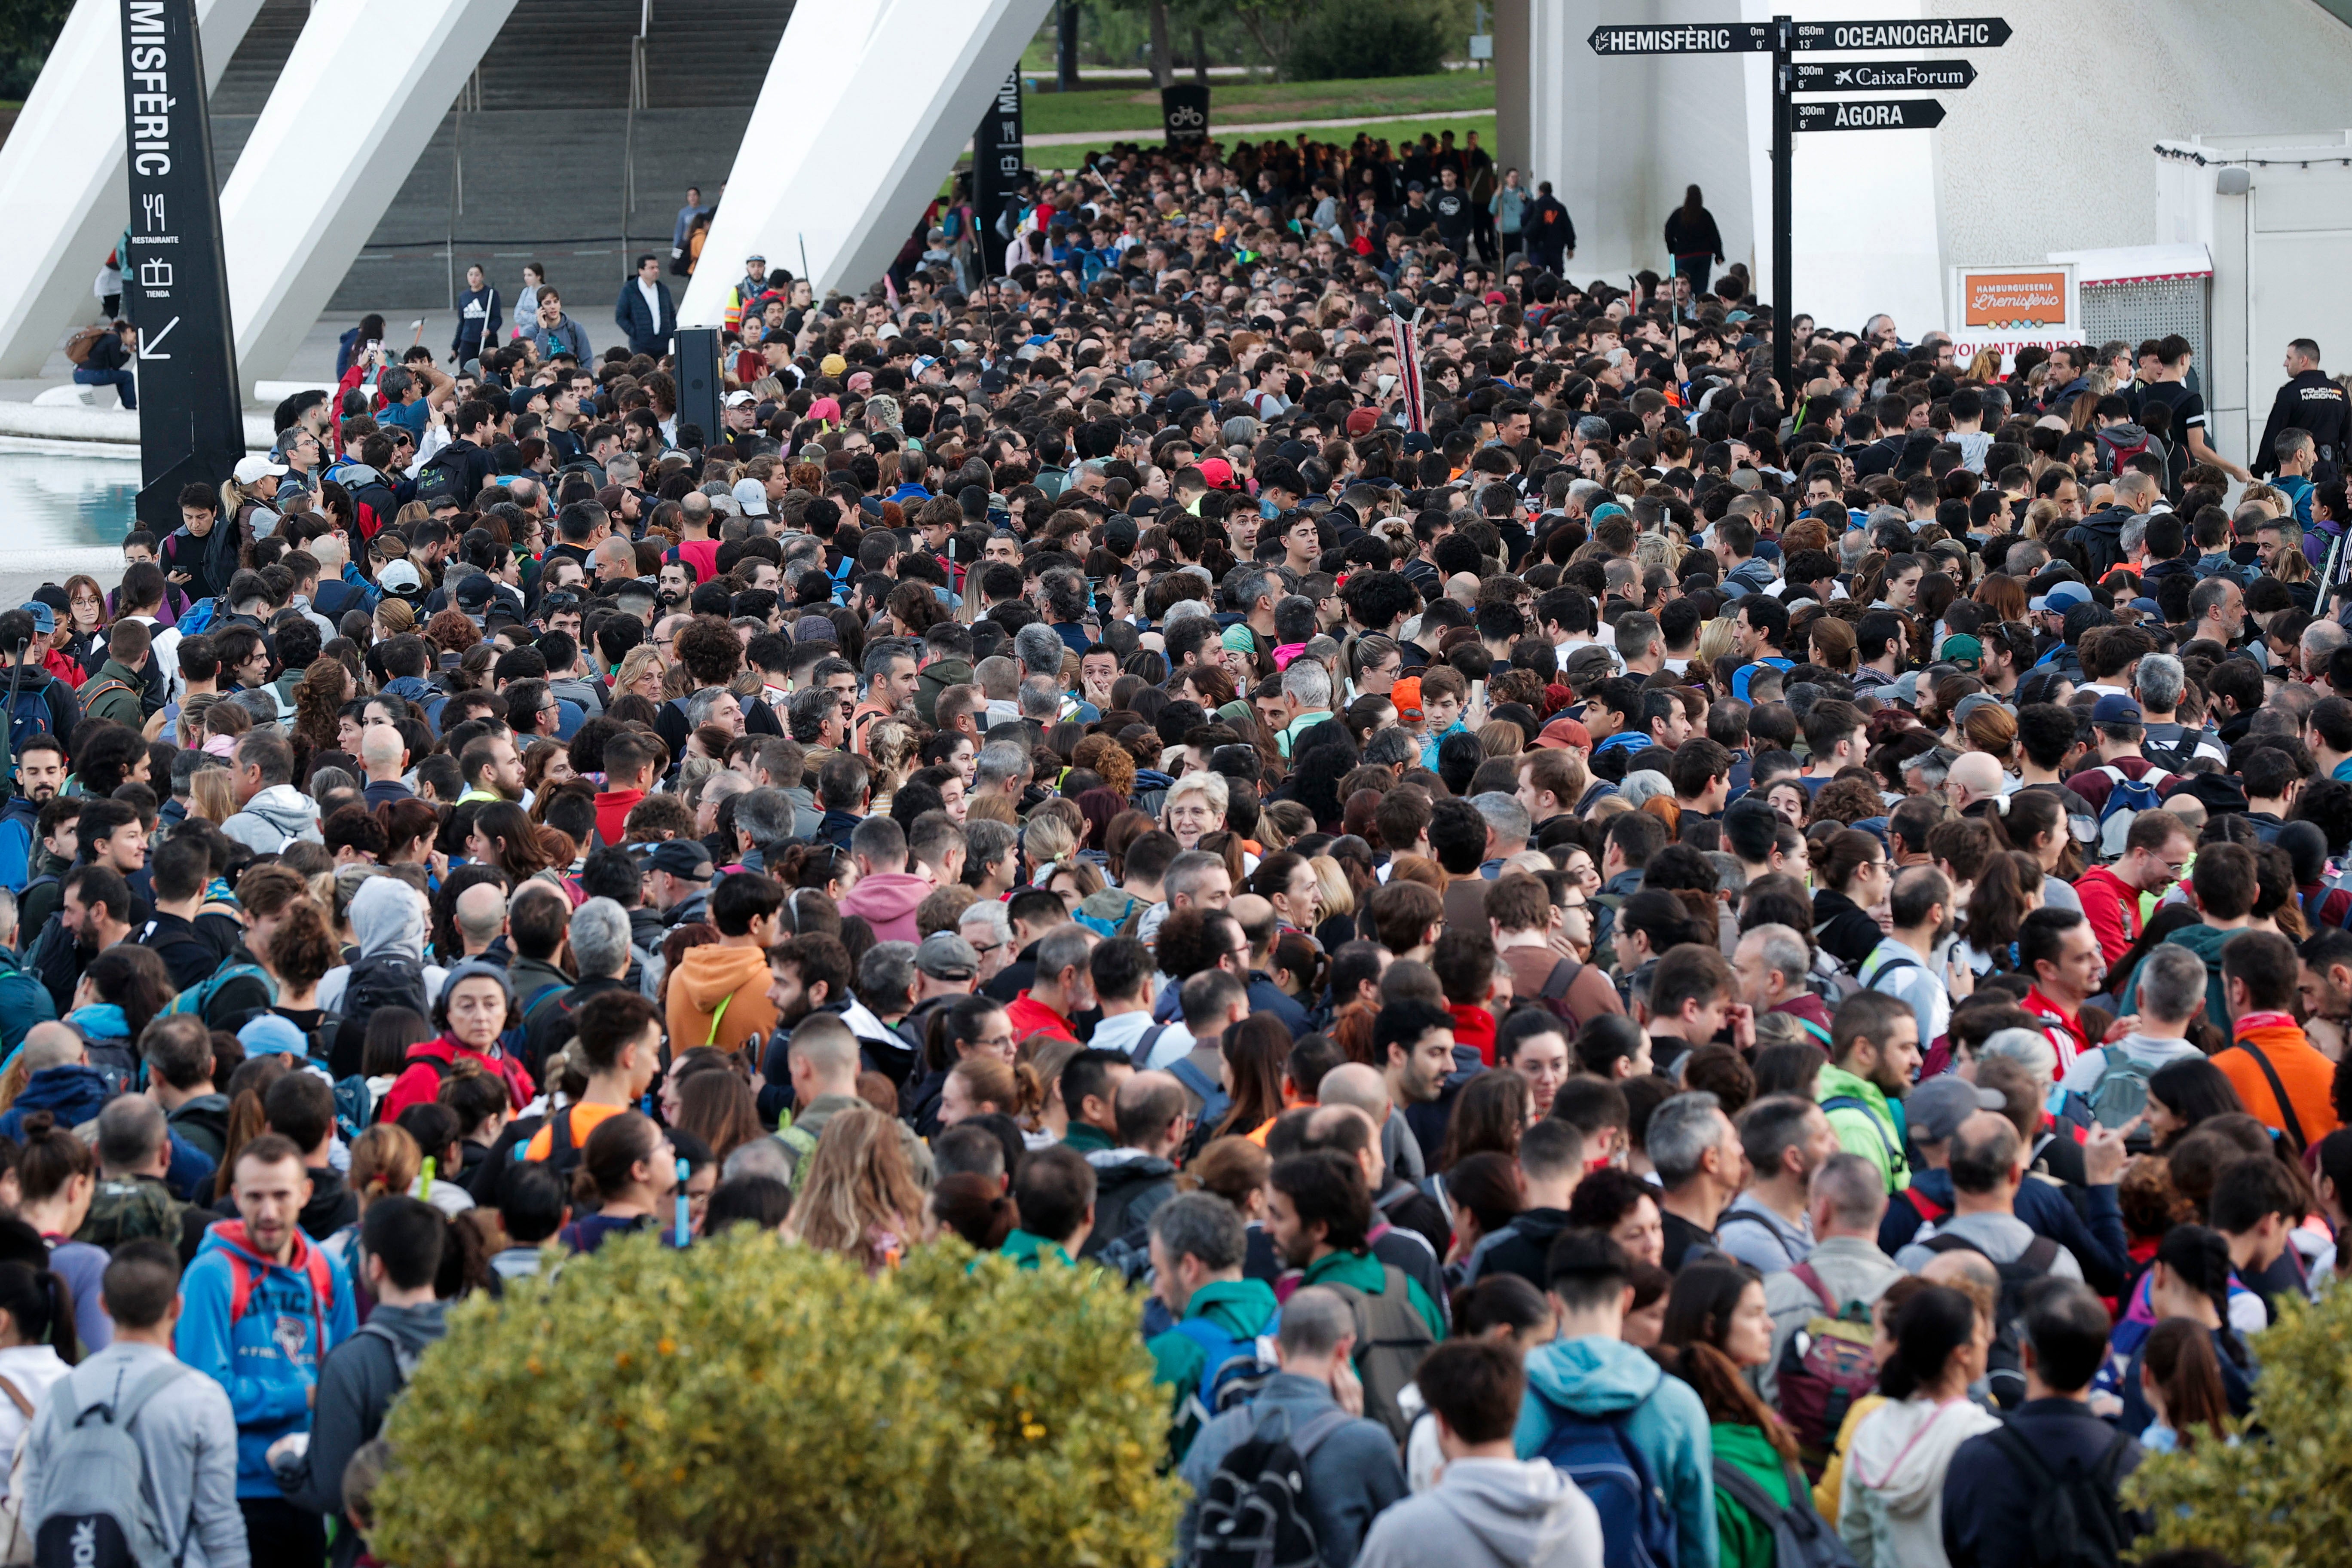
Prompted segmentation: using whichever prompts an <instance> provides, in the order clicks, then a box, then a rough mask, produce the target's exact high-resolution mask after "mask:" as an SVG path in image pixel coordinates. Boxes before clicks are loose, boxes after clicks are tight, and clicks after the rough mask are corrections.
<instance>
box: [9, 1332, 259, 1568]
mask: <svg viewBox="0 0 2352 1568" xmlns="http://www.w3.org/2000/svg"><path fill="white" fill-rule="evenodd" d="M174 1359H176V1358H174V1357H173V1354H172V1352H170V1351H168V1350H166V1349H164V1348H163V1346H161V1345H146V1344H137V1343H134V1342H131V1341H129V1340H120V1339H119V1340H116V1341H115V1342H113V1343H112V1344H110V1345H109V1346H107V1347H106V1348H105V1349H104V1350H102V1351H100V1352H97V1353H96V1354H95V1355H92V1356H91V1357H89V1359H88V1360H87V1361H85V1362H83V1363H81V1364H80V1365H79V1366H78V1367H76V1368H74V1370H73V1371H72V1372H71V1373H69V1374H68V1375H67V1376H65V1377H62V1378H60V1379H58V1382H57V1383H56V1384H54V1385H53V1386H52V1387H51V1388H50V1390H49V1396H48V1397H47V1399H45V1400H43V1401H42V1402H41V1408H40V1410H39V1412H38V1414H37V1415H35V1416H34V1417H33V1429H32V1433H31V1436H29V1438H28V1439H27V1440H26V1445H25V1480H26V1485H27V1487H28V1488H29V1487H30V1486H31V1485H32V1483H33V1482H34V1480H35V1478H37V1476H38V1475H39V1474H40V1470H41V1467H42V1465H43V1464H44V1463H46V1462H47V1460H48V1458H49V1456H50V1455H51V1454H52V1453H53V1452H54V1451H55V1450H56V1448H57V1446H58V1442H59V1440H60V1439H61V1438H62V1436H63V1435H64V1430H65V1428H66V1427H67V1426H69V1425H70V1424H71V1423H72V1421H73V1419H74V1417H75V1416H76V1415H79V1414H80V1412H81V1409H82V1408H83V1406H84V1405H89V1404H94V1403H96V1402H97V1401H99V1400H100V1399H111V1398H113V1397H115V1396H116V1395H117V1394H119V1393H120V1392H121V1390H123V1389H125V1388H128V1387H130V1386H131V1384H133V1383H136V1382H137V1381H138V1380H139V1379H140V1378H141V1377H143V1376H145V1375H146V1373H147V1372H148V1371H149V1369H151V1368H152V1367H156V1366H160V1365H163V1364H165V1363H169V1362H172V1361H173V1360H174ZM131 1436H132V1437H133V1438H135V1439H137V1441H138V1444H139V1452H140V1454H141V1455H142V1457H143V1458H144V1459H145V1460H146V1465H147V1478H148V1479H149V1481H150V1482H151V1483H152V1485H153V1487H154V1489H155V1507H156V1512H157V1517H158V1518H160V1519H161V1520H162V1521H163V1538H164V1540H165V1541H166V1542H169V1543H170V1544H171V1546H172V1547H173V1550H174V1551H179V1550H182V1549H183V1548H182V1543H181V1540H180V1532H181V1531H183V1530H184V1529H185V1528H186V1526H187V1523H188V1518H189V1512H190V1510H191V1509H192V1508H193V1510H194V1516H195V1539H194V1541H193V1542H188V1543H186V1545H185V1547H184V1550H185V1551H186V1552H187V1555H186V1557H185V1558H184V1559H182V1561H183V1563H184V1565H185V1568H247V1564H248V1563H250V1562H251V1561H252V1558H251V1557H250V1556H249V1555H248V1554H247V1551H246V1545H245V1515H244V1513H243V1511H242V1510H239V1509H238V1508H237V1506H236V1414H235V1412H233V1411H232V1410H231V1409H230V1408H229V1403H228V1394H227V1391H226V1390H225V1389H223V1388H222V1387H221V1385H220V1384H217V1383H215V1382H214V1381H213V1380H212V1379H211V1378H209V1377H206V1376H205V1374H204V1373H200V1372H197V1371H194V1369H190V1370H189V1372H188V1373H186V1374H185V1375H184V1376H182V1377H179V1378H176V1379H174V1380H173V1382H172V1383H171V1384H169V1385H167V1386H166V1387H164V1388H163V1389H161V1390H159V1391H157V1393H156V1394H155V1396H154V1397H153V1398H152V1399H150V1400H149V1401H148V1402H147V1405H146V1407H145V1408H144V1409H142V1410H141V1411H140V1412H139V1419H138V1420H137V1421H136V1422H134V1423H133V1424H132V1426H131ZM27 1495H30V1493H29V1490H28V1492H27Z"/></svg>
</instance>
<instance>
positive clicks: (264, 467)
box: [236, 457, 293, 485]
mask: <svg viewBox="0 0 2352 1568" xmlns="http://www.w3.org/2000/svg"><path fill="white" fill-rule="evenodd" d="M291 472H293V470H292V469H290V468H288V467H287V466H286V465H285V464H283V463H273V462H271V461H270V460H269V459H268V458H260V457H255V458H239V459H238V460H237V465H236V482H237V483H238V484H241V485H249V484H252V483H253V482H255V481H256V480H257V479H260V478H261V477H262V476H263V475H265V474H286V473H291Z"/></svg>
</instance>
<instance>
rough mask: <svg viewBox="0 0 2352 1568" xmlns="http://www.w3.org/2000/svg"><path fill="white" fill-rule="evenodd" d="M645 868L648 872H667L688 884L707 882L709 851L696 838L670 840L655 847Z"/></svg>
mask: <svg viewBox="0 0 2352 1568" xmlns="http://www.w3.org/2000/svg"><path fill="white" fill-rule="evenodd" d="M646 866H647V868H648V869H650V870H655V871H667V872H668V873H669V874H670V875H671V876H673V877H683V878H685V879H687V880H688V881H689V882H707V881H709V879H710V851H709V850H708V849H706V848H704V847H703V845H702V841H701V840H700V839H698V838H671V839H667V840H665V841H664V842H663V843H662V844H660V845H658V846H656V848H655V849H654V852H653V856H652V858H650V859H649V860H648V861H647V862H646Z"/></svg>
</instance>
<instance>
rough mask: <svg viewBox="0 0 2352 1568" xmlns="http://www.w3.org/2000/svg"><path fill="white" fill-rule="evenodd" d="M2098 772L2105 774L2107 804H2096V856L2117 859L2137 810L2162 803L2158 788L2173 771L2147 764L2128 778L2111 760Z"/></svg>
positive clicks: (2145, 809)
mask: <svg viewBox="0 0 2352 1568" xmlns="http://www.w3.org/2000/svg"><path fill="white" fill-rule="evenodd" d="M2099 772H2101V773H2105V775H2106V776H2107V799H2106V804H2105V805H2102V806H2100V807H2099V858H2100V859H2102V860H2118V859H2121V858H2123V853H2124V849H2125V847H2126V844H2127V843H2128V841H2129V840H2130V837H2131V828H2132V824H2133V823H2134V822H2136V821H2137V820H2138V819H2139V814H2140V813H2141V812H2143V811H2154V810H2155V809H2156V808H2157V807H2158V806H2159V805H2163V804H2164V799H2163V796H2161V795H2158V793H2157V789H2158V786H2159V785H2161V784H2164V783H2165V782H2166V781H2168V779H2170V778H2171V777H2172V775H2171V774H2170V773H2166V772H2165V771H2164V770H2163V769H2162V768H2150V769H2148V770H2147V772H2146V773H2142V774H2140V775H2139V777H2137V778H2131V777H2128V776H2126V774H2125V773H2124V771H2123V769H2121V768H2119V767H2116V765H2115V764H2114V763H2108V764H2107V765H2106V766H2105V767H2103V768H2101V769H2099Z"/></svg>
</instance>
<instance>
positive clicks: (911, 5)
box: [679, 0, 1054, 326]
mask: <svg viewBox="0 0 2352 1568" xmlns="http://www.w3.org/2000/svg"><path fill="white" fill-rule="evenodd" d="M1053 4H1054V0H854V3H853V0H826V4H825V5H801V6H798V7H796V8H795V9H794V11H793V19H792V24H791V26H789V27H787V28H786V30H785V33H784V37H783V39H782V42H781V43H780V44H779V46H778V48H777V55H776V63H775V64H774V65H773V66H772V68H770V70H769V73H768V79H767V82H766V84H765V85H764V86H763V87H762V88H761V92H760V104H759V107H758V108H757V109H756V110H753V111H752V116H751V129H750V132H748V133H747V134H746V135H745V137H744V141H743V146H742V150H741V151H740V153H738V154H737V158H736V164H735V172H734V174H732V175H731V176H730V178H729V181H728V184H727V196H726V199H725V200H724V201H722V202H720V203H719V211H718V212H717V214H716V215H714V216H713V217H712V219H711V232H710V238H709V242H708V243H707V244H706V245H705V247H704V254H706V255H711V254H716V255H717V256H718V257H719V260H720V263H721V264H720V265H719V267H717V268H704V269H702V270H701V271H699V272H698V274H697V276H696V279H695V281H694V283H693V284H692V285H690V286H689V287H688V290H687V300H686V304H685V305H684V306H683V307H682V308H681V310H680V311H679V316H680V319H681V320H683V321H687V322H688V323H689V324H693V325H700V326H709V325H715V324H716V323H717V322H718V321H719V320H720V317H721V315H722V314H723V311H724V309H725V305H726V298H727V290H728V289H730V287H732V286H733V283H734V280H735V279H736V278H737V277H739V276H740V272H739V271H738V270H737V268H738V264H739V263H740V261H741V260H742V258H743V257H744V256H745V255H747V254H749V253H750V252H751V251H754V250H757V251H760V252H761V254H763V255H765V256H766V257H767V258H768V259H769V261H770V262H771V263H772V264H773V265H776V266H781V267H785V268H790V269H791V270H792V271H793V272H794V273H795V274H798V273H800V272H801V271H802V264H801V256H802V253H803V247H805V250H806V254H807V257H808V261H807V268H806V270H807V274H808V276H809V278H810V279H811V280H812V281H813V282H814V284H815V286H816V289H817V290H818V291H819V292H820V293H822V292H823V291H824V290H825V289H864V288H866V286H867V285H868V284H870V283H872V282H874V281H875V280H876V279H878V278H880V277H881V276H882V274H883V272H884V271H885V270H887V268H888V267H889V265H890V263H891V261H892V260H893V259H894V258H896V257H897V256H898V248H899V247H900V246H901V245H903V244H905V242H906V238H907V235H908V231H909V230H910V229H912V228H913V226H914V225H915V222H916V220H917V219H919V218H920V217H921V216H922V215H923V208H924V207H925V206H926V205H929V202H930V200H931V197H932V196H933V195H936V194H937V193H938V191H939V188H940V184H942V183H943V182H944V181H945V180H946V179H947V177H948V175H949V174H950V171H951V170H952V169H953V168H954V166H955V160H956V155H957V153H960V152H961V150H962V148H963V146H964V144H965V143H966V142H969V141H971V132H972V128H973V127H974V126H976V125H978V124H979V123H980V117H981V114H982V111H983V110H986V109H987V107H988V101H989V99H990V98H991V97H992V96H993V94H994V93H995V92H996V89H998V88H999V87H1000V86H1002V85H1003V81H1004V79H1005V77H1006V75H1007V74H1008V73H1010V72H1011V71H1012V70H1013V67H1014V66H1016V65H1018V64H1019V63H1020V59H1021V51H1022V48H1023V47H1024V46H1025V45H1026V44H1027V43H1028V41H1029V40H1030V38H1032V37H1034V36H1035V34H1036V31H1037V29H1038V27H1039V26H1042V25H1043V24H1044V22H1045V16H1046V15H1047V13H1048V12H1049V11H1051V10H1052V8H1053ZM818 10H832V11H838V12H842V13H845V15H838V16H832V17H824V18H820V17H816V16H811V15H810V13H812V12H813V11H818ZM803 18H805V19H806V20H807V21H808V22H809V23H810V24H811V26H810V29H809V33H808V37H810V39H811V40H812V42H813V44H814V47H815V50H816V53H815V54H814V58H812V55H811V54H806V53H802V52H799V51H800V49H801V47H802V45H801V39H802V37H803V34H802V26H803ZM860 32H862V33H863V34H864V35H865V42H864V44H863V45H861V46H858V47H856V48H855V52H854V56H853V54H852V45H853V42H854V39H855V37H856V35H857V34H858V33H860ZM877 42H878V43H881V44H883V45H885V46H886V47H873V46H874V45H875V44H876V43H877ZM852 58H854V63H853V64H851V65H850V66H849V68H847V69H846V70H845V71H840V72H838V73H835V72H834V71H833V70H832V66H833V65H834V63H835V62H836V61H843V60H845V59H852ZM819 61H822V62H823V63H822V64H820V63H818V62H819ZM828 77H831V80H830V82H827V80H826V79H827V78H828ZM820 83H825V84H826V85H824V86H819V85H818V84H820ZM812 92H815V93H817V94H819V95H821V96H822V99H823V101H822V106H821V107H820V108H817V109H814V110H812V108H811V99H810V95H811V93H812ZM885 106H887V107H885ZM787 121H790V123H787ZM763 127H766V128H767V130H766V131H765V132H764V134H763Z"/></svg>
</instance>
